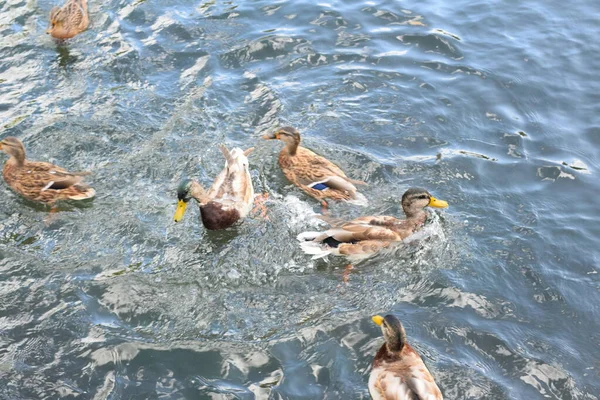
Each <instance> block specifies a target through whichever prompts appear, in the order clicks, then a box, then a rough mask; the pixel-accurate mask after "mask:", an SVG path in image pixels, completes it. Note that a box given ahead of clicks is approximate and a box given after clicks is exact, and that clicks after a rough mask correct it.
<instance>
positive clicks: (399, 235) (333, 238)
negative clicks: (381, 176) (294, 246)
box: [298, 188, 448, 259]
mask: <svg viewBox="0 0 600 400" xmlns="http://www.w3.org/2000/svg"><path fill="white" fill-rule="evenodd" d="M427 206H429V207H438V208H445V207H448V203H447V202H445V201H443V200H438V199H436V198H435V197H433V196H432V195H431V194H429V192H428V191H427V190H425V189H421V188H410V189H408V190H407V191H406V192H405V193H404V195H402V209H403V210H404V214H406V219H398V218H395V217H391V216H366V217H360V218H356V219H353V220H352V221H349V222H340V223H333V225H334V226H333V227H332V228H331V229H329V230H326V231H325V232H304V233H301V234H300V235H298V240H300V242H301V243H300V246H301V247H302V249H303V250H304V252H305V253H307V254H311V255H313V259H316V258H321V257H325V256H327V255H328V254H333V255H343V256H347V257H350V258H362V257H366V256H369V255H371V254H373V253H375V252H377V251H378V250H380V249H382V248H385V247H387V246H389V245H390V244H391V243H393V242H397V241H401V240H404V239H406V238H407V237H409V236H410V235H412V234H413V233H415V232H416V231H418V230H419V229H421V227H422V226H423V224H424V223H425V221H426V220H427V212H426V211H425V207H427ZM325 221H327V219H325Z"/></svg>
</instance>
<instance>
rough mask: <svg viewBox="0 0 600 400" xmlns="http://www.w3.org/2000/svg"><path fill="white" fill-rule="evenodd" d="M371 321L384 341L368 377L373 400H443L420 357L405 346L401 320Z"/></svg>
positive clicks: (385, 318)
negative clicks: (378, 328)
mask: <svg viewBox="0 0 600 400" xmlns="http://www.w3.org/2000/svg"><path fill="white" fill-rule="evenodd" d="M372 319H373V322H375V323H376V324H377V325H379V326H380V327H381V332H382V333H383V337H384V339H385V343H384V344H383V345H382V346H381V348H380V349H379V351H378V352H377V354H376V355H375V358H374V359H373V369H372V370H371V375H370V376H369V393H370V394H371V397H372V398H373V400H415V399H422V400H442V399H443V397H442V392H441V391H440V388H439V387H438V386H437V384H436V383H435V381H434V380H433V377H432V376H431V373H430V372H429V370H428V369H427V367H426V366H425V363H424V362H423V360H422V359H421V356H420V355H419V353H417V352H416V351H415V349H413V348H412V346H411V345H410V344H408V343H407V341H406V331H405V330H404V326H402V323H401V322H400V320H399V319H398V318H396V317H395V316H393V315H386V316H385V317H381V316H379V315H376V316H374V317H373V318H372Z"/></svg>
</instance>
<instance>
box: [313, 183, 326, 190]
mask: <svg viewBox="0 0 600 400" xmlns="http://www.w3.org/2000/svg"><path fill="white" fill-rule="evenodd" d="M310 188H311V189H315V190H325V189H328V188H329V186H327V185H326V184H324V183H315V184H314V185H311V186H310Z"/></svg>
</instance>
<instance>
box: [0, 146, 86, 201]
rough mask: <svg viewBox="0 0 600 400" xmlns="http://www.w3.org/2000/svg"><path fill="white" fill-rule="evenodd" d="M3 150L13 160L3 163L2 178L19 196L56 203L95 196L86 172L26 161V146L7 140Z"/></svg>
mask: <svg viewBox="0 0 600 400" xmlns="http://www.w3.org/2000/svg"><path fill="white" fill-rule="evenodd" d="M0 149H1V150H2V151H3V152H5V153H7V154H9V155H10V156H11V157H10V158H9V159H8V161H6V163H5V164H4V168H3V170H2V176H3V177H4V180H5V181H6V183H7V184H8V185H9V186H10V187H11V188H12V189H13V190H14V191H15V192H17V193H19V194H20V195H22V196H23V197H26V198H28V199H29V200H33V201H37V202H41V203H46V204H53V203H54V202H56V201H57V200H67V199H69V200H83V199H88V198H90V197H94V195H95V194H96V192H95V191H94V189H92V188H91V187H89V186H88V185H86V184H85V183H83V176H85V175H88V174H89V173H87V172H69V171H67V170H65V169H64V168H61V167H58V166H56V165H53V164H50V163H47V162H35V161H29V160H27V159H26V158H25V148H24V147H23V143H21V141H20V140H19V139H17V138H14V137H7V138H5V139H3V140H2V141H0Z"/></svg>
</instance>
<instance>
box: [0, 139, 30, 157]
mask: <svg viewBox="0 0 600 400" xmlns="http://www.w3.org/2000/svg"><path fill="white" fill-rule="evenodd" d="M0 150H2V151H3V152H5V153H6V154H8V155H10V156H13V157H15V158H17V159H19V160H23V159H25V147H23V143H22V142H21V141H20V140H19V139H17V138H16V137H13V136H8V137H5V138H4V139H2V140H0Z"/></svg>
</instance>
